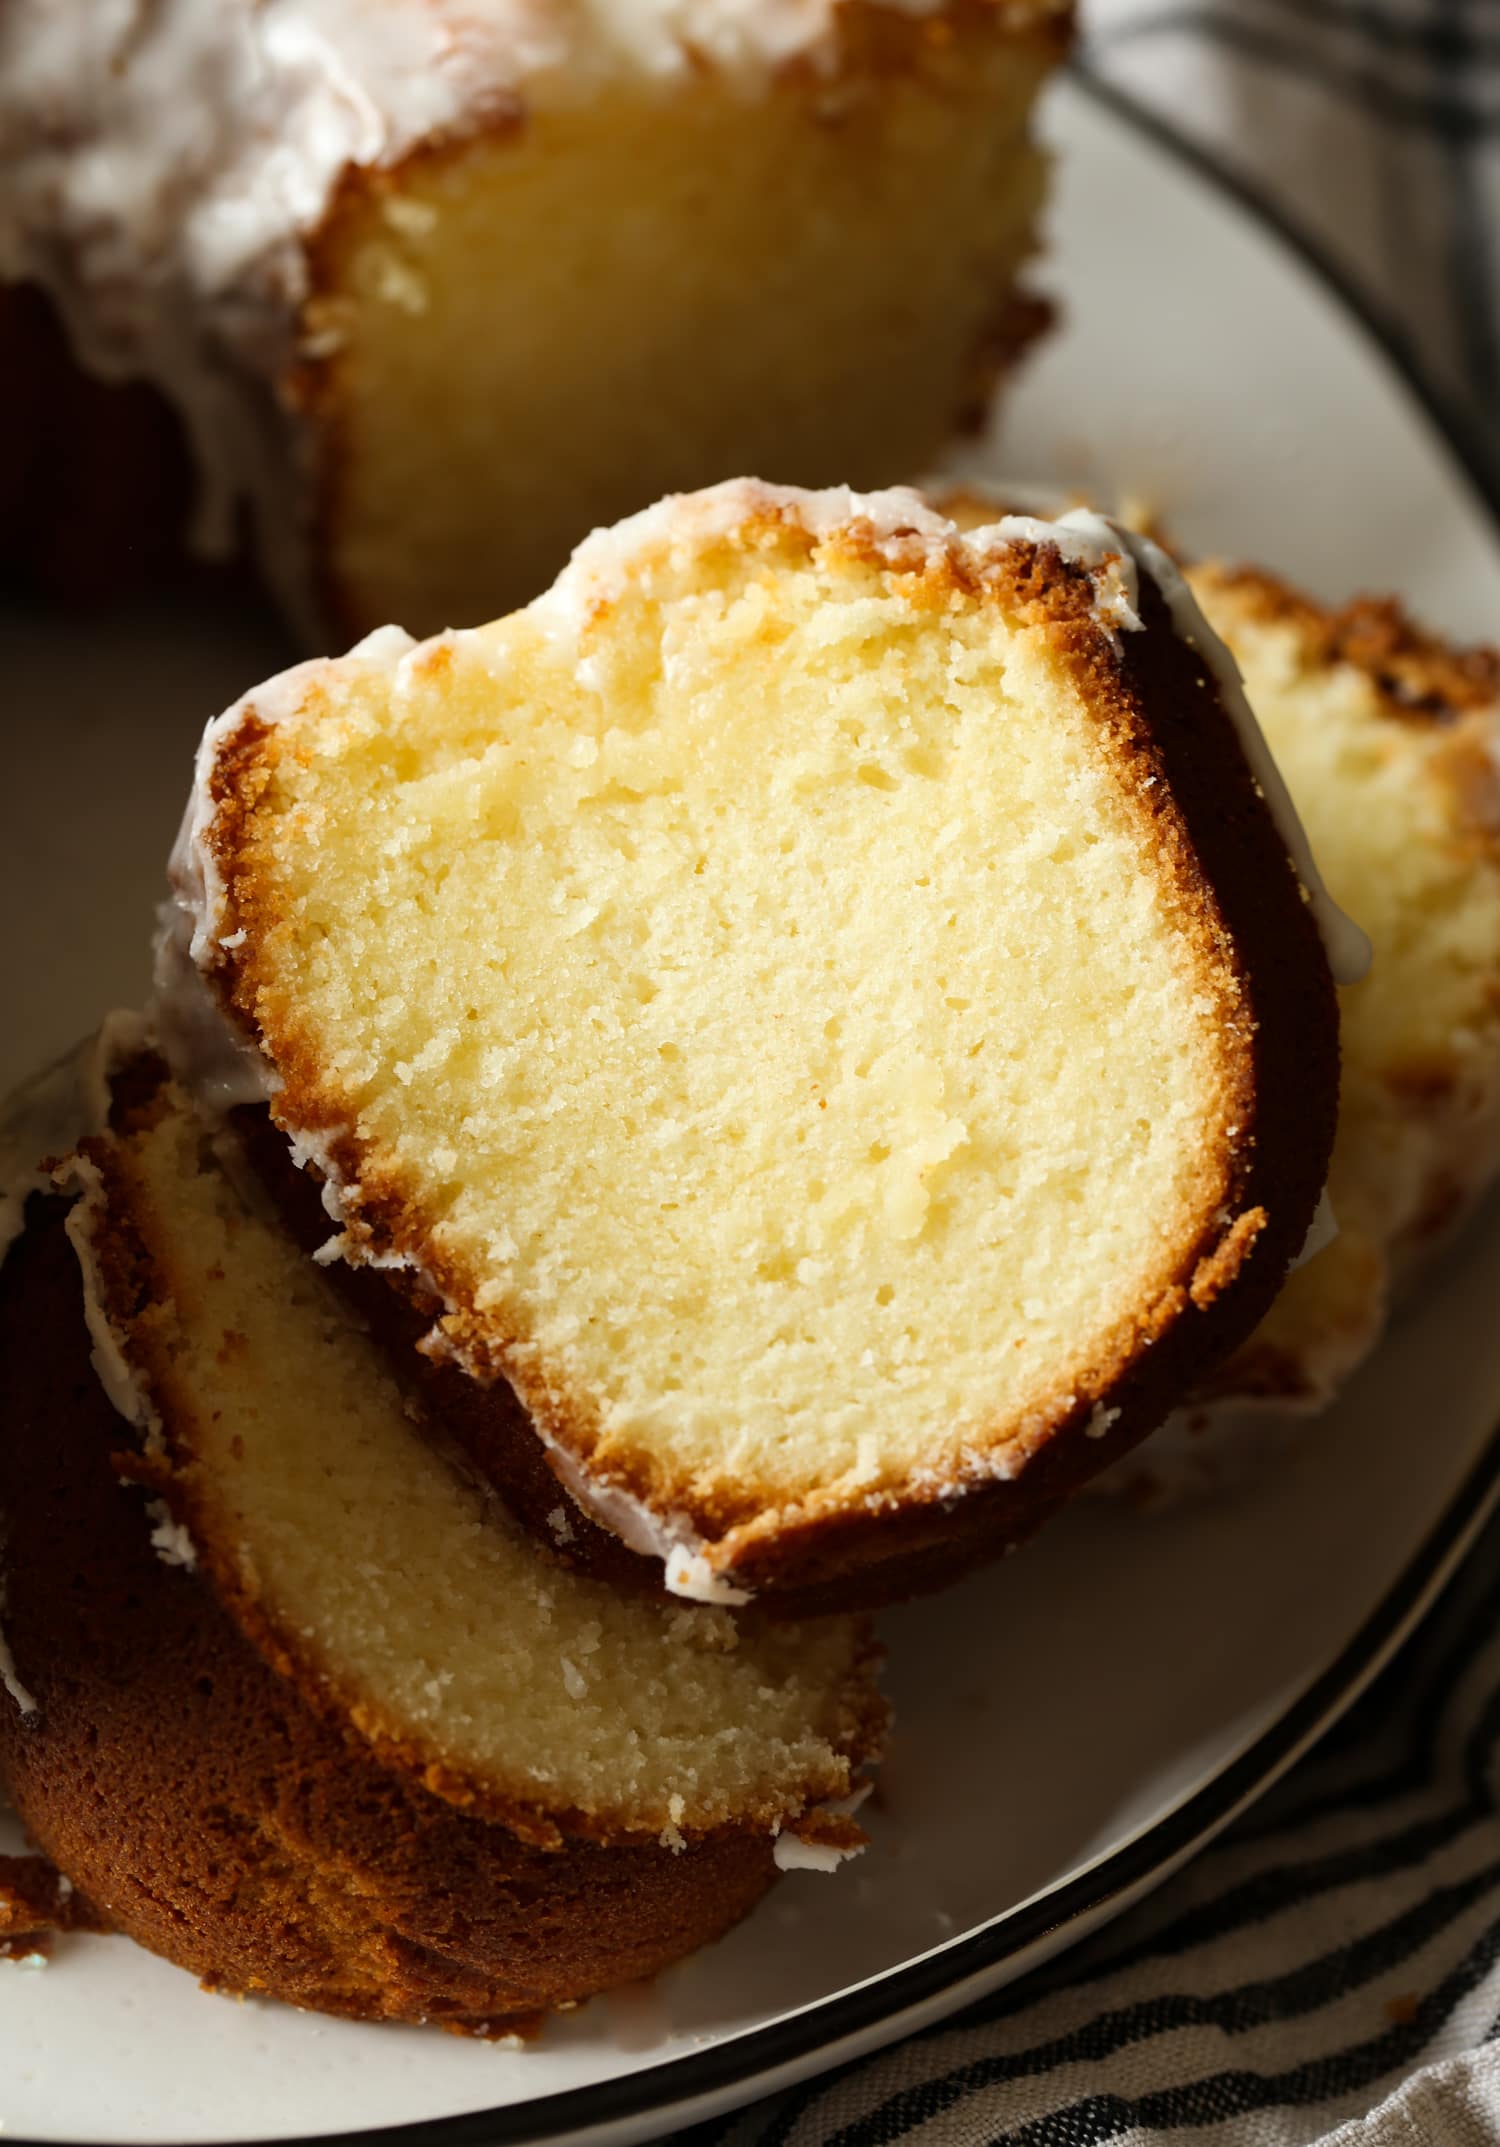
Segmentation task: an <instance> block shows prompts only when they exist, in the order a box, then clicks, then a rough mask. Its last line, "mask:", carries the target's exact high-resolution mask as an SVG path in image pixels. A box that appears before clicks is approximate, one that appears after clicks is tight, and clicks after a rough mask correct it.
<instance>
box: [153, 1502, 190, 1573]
mask: <svg viewBox="0 0 1500 2147" xmlns="http://www.w3.org/2000/svg"><path fill="white" fill-rule="evenodd" d="M146 1518H147V1520H149V1521H150V1523H151V1548H152V1550H154V1551H155V1553H156V1555H157V1557H158V1558H159V1559H160V1560H161V1562H162V1564H163V1565H164V1566H182V1567H184V1568H185V1569H186V1570H187V1571H188V1572H189V1573H191V1572H193V1571H195V1570H196V1568H197V1564H198V1548H197V1545H196V1544H195V1543H194V1542H193V1539H192V1537H191V1536H190V1535H189V1534H188V1531H187V1529H186V1528H185V1527H184V1526H183V1524H182V1522H181V1521H174V1520H173V1518H172V1510H171V1508H170V1507H169V1506H168V1504H167V1502H166V1500H165V1499H162V1498H153V1499H148V1500H147V1502H146Z"/></svg>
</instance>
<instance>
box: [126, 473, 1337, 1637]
mask: <svg viewBox="0 0 1500 2147" xmlns="http://www.w3.org/2000/svg"><path fill="white" fill-rule="evenodd" d="M1183 604H1184V598H1183V595H1182V592H1181V590H1180V588H1178V587H1177V586H1176V585H1175V584H1174V582H1173V580H1172V577H1171V571H1170V568H1169V566H1168V563H1167V562H1166V561H1165V560H1164V558H1163V557H1162V556H1161V555H1160V554H1158V553H1156V552H1154V550H1153V549H1152V548H1151V547H1150V546H1149V545H1146V544H1145V543H1144V542H1143V540H1139V539H1136V538H1132V537H1129V536H1128V535H1127V534H1125V533H1124V532H1121V531H1119V530H1117V529H1115V528H1114V527H1113V526H1112V525H1109V524H1105V523H1102V522H1099V521H1097V520H1091V519H1089V518H1084V519H1083V520H1082V521H1081V522H1074V523H1071V524H1069V523H1063V524H1042V523H1035V522H1028V521H1025V520H1020V521H1013V522H1007V523H1002V524H1000V525H997V527H996V528H994V529H993V530H989V531H980V532H977V533H974V534H972V535H968V536H964V535H961V534H960V533H959V532H958V531H957V530H956V528H955V527H954V526H953V524H952V523H951V522H948V521H946V520H943V519H942V518H940V517H938V516H935V515H933V514H932V513H931V512H930V511H929V510H927V509H926V508H924V507H923V506H922V504H921V503H920V502H919V501H918V500H917V498H916V496H915V495H914V494H911V493H906V492H896V493H889V494H882V495H876V496H874V497H869V498H861V497H860V496H858V495H851V494H849V493H847V492H835V493H827V494H817V495H810V494H806V493H798V492H793V491H789V490H785V489H781V488H775V487H769V486H763V485H759V484H753V483H749V482H742V483H736V484H732V485H728V486H723V487H720V488H717V489H716V490H714V491H711V492H708V493H704V494H699V495H694V496H691V497H688V498H686V499H679V500H675V501H668V502H665V503H663V504H662V505H661V506H660V507H659V508H657V509H653V510H651V511H650V512H648V513H646V514H644V515H641V516H639V517H636V518H635V519H634V520H633V521H632V522H629V523H627V524H625V525H623V526H622V527H621V529H619V530H617V531H613V532H603V533H600V534H598V535H597V536H596V537H595V538H593V539H591V540H590V541H589V543H588V544H586V545H585V546H584V547H582V548H581V549H580V552H579V553H578V555H577V557H576V558H575V560H574V562H573V564H572V565H571V567H570V568H569V569H568V571H567V572H566V574H565V575H564V576H563V577H562V578H561V580H560V581H559V582H558V584H557V585H556V586H555V587H554V588H553V590H551V591H550V592H548V593H547V595H546V596H545V597H543V598H542V599H540V600H539V601H538V602H537V603H535V604H534V605H532V606H531V607H529V608H528V609H527V610H526V611H523V612H521V613H518V614H516V615H514V616H512V617H511V618H509V619H505V620H501V621H499V622H497V623H496V624H495V625H494V626H491V627H487V628H484V629H480V630H476V631H473V632H468V633H463V634H458V635H447V636H444V637H441V638H439V639H437V640H435V641H432V642H429V643H426V644H421V645H413V644H412V643H411V642H410V641H409V639H408V638H407V637H405V636H403V635H400V634H396V633H386V634H382V635H379V636H376V637H373V638H372V639H371V640H370V641H368V642H366V643H365V644H363V645H362V646H361V647H360V648H358V649H356V650H355V651H353V652H352V654H351V655H350V656H349V657H348V658H346V659H343V660H341V661H339V662H336V663H319V664H312V665H306V666H302V667H300V668H299V669H298V670H296V671H294V672H291V673H288V674H286V675H285V676H284V677H282V678H281V679H279V680H276V681H274V682H272V683H271V684H270V685H269V686H267V687H266V688H263V689H260V690H259V691H257V692H255V693H252V694H251V695H249V696H247V697H246V699H245V700H244V701H243V702H242V703H240V704H239V705H238V706H237V707H236V708H235V709H232V710H231V711H229V713H228V714H227V715H226V716H224V717H222V718H220V719H219V720H218V721H217V722H216V723H215V724H213V725H211V726H210V729H209V731H208V733H207V734H206V736H205V740H204V744H203V746H202V749H201V751H200V755H199V786H198V790H197V793H196V798H195V802H194V804H193V806H192V808H191V809H190V813H189V819H188V822H187V824H186V826H185V829H184V836H183V840H182V843H181V844H180V846H179V851H178V854H177V857H176V860H175V866H174V877H175V884H176V908H175V911H174V913H173V914H172V915H171V916H170V917H169V920H168V926H167V929H166V931H165V934H164V938H163V941H162V947H161V967H160V977H161V988H160V993H159V1001H158V1021H159V1025H160V1033H161V1036H162V1040H163V1045H164V1048H166V1049H167V1051H168V1053H169V1055H170V1056H171V1057H172V1058H173V1059H174V1062H175V1063H176V1064H177V1066H178V1067H179V1068H180V1069H181V1071H182V1073H183V1076H184V1078H185V1079H186V1080H187V1081H188V1082H189V1084H190V1085H191V1086H192V1087H193V1089H194V1091H195V1093H196V1094H197V1095H198V1097H199V1100H200V1102H201V1103H202V1104H203V1105H204V1106H205V1107H206V1108H210V1109H211V1108H214V1107H216V1106H217V1107H219V1108H223V1107H225V1106H226V1105H227V1104H229V1103H230V1102H234V1101H241V1102H242V1101H244V1100H245V1099H246V1098H247V1097H256V1096H258V1097H259V1098H261V1099H262V1100H268V1101H269V1106H270V1110H271V1114H272V1116H273V1118H274V1120H275V1122H276V1124H277V1125H278V1126H279V1127H280V1128H281V1129H282V1131H283V1133H284V1134H286V1135H287V1136H289V1137H290V1140H291V1142H292V1144H293V1149H294V1153H295V1154H296V1155H297V1157H298V1159H299V1160H301V1161H302V1162H303V1163H305V1164H308V1165H311V1166H313V1167H315V1169H316V1170H317V1172H318V1173H319V1174H320V1176H321V1177H322V1179H323V1181H324V1198H325V1201H326V1203H327V1205H328V1207H329V1210H330V1213H331V1214H333V1215H334V1217H335V1219H336V1221H335V1230H334V1235H333V1237H332V1239H331V1241H330V1243H329V1245H328V1247H327V1248H326V1253H327V1256H328V1257H335V1258H336V1257H344V1258H347V1259H348V1260H350V1261H353V1262H364V1263H367V1264H368V1263H373V1264H374V1265H376V1266H377V1267H379V1268H380V1269H382V1270H383V1271H384V1272H385V1273H386V1274H387V1275H388V1278H389V1280H390V1282H391V1284H392V1285H393V1286H394V1287H396V1288H397V1289H398V1290H404V1291H406V1292H407V1293H408V1295H409V1296H412V1297H414V1298H415V1300H416V1301H417V1302H418V1303H420V1304H423V1305H428V1306H430V1307H431V1308H432V1310H433V1312H434V1314H435V1317H434V1321H433V1325H432V1330H431V1333H430V1335H429V1337H428V1339H427V1341H426V1343H425V1344H424V1345H423V1346H424V1347H425V1348H426V1349H427V1350H428V1351H429V1353H432V1354H435V1355H439V1356H446V1357H448V1358H450V1359H452V1360H453V1361H455V1362H457V1363H458V1364H459V1365H461V1366H462V1367H463V1368H464V1370H465V1371H466V1372H467V1373H468V1374H469V1375H470V1376H471V1378H472V1379H473V1380H475V1381H477V1382H490V1383H494V1384H498V1383H501V1382H504V1383H505V1384H506V1385H507V1386H508V1388H509V1389H513V1390H514V1393H515V1394H516V1395H518V1396H519V1398H520V1401H521V1403H522V1404H523V1405H524V1413H522V1412H517V1415H518V1418H519V1421H520V1423H521V1427H522V1429H521V1434H520V1435H522V1436H525V1435H526V1433H527V1431H528V1429H529V1434H530V1436H532V1437H533V1438H539V1439H541V1440H542V1441H543V1442H544V1443H545V1446H546V1448H547V1458H548V1460H549V1462H550V1465H551V1466H552V1468H553V1469H554V1470H555V1471H556V1473H557V1474H558V1475H559V1477H560V1478H561V1480H562V1481H563V1482H564V1484H565V1485H566V1486H567V1488H568V1489H569V1490H570V1491H571V1492H572V1494H573V1496H574V1498H575V1499H576V1500H577V1501H578V1502H579V1504H580V1505H581V1506H582V1507H584V1508H585V1509H586V1510H587V1512H588V1513H589V1514H590V1515H591V1516H592V1518H593V1519H594V1521H596V1522H599V1523H602V1524H603V1525H604V1526H605V1527H606V1528H608V1529H611V1530H613V1531H614V1532H615V1533H616V1534H618V1535H621V1536H623V1537H625V1539H626V1540H627V1541H628V1542H631V1543H632V1544H633V1546H634V1547H635V1548H637V1549H640V1550H642V1551H644V1552H647V1553H648V1554H650V1555H652V1556H655V1557H658V1558H661V1559H663V1560H665V1562H666V1565H667V1579H668V1583H669V1585H672V1586H675V1587H678V1588H680V1589H682V1590H684V1591H686V1592H695V1591H699V1590H701V1591H705V1592H708V1593H710V1594H719V1595H721V1596H724V1597H725V1598H726V1599H731V1598H732V1597H734V1596H737V1595H741V1594H743V1593H744V1592H746V1591H760V1590H765V1591H767V1593H768V1594H770V1593H774V1592H775V1591H776V1590H778V1589H780V1590H783V1591H787V1590H794V1589H796V1588H797V1587H808V1586H813V1585H816V1584H820V1583H826V1584H827V1585H829V1586H830V1587H833V1588H835V1589H837V1588H840V1587H842V1588H844V1589H845V1590H852V1591H853V1592H854V1593H855V1594H857V1593H859V1591H860V1590H861V1589H865V1590H868V1591H870V1593H871V1595H872V1596H873V1595H875V1594H879V1593H882V1592H889V1591H890V1590H891V1589H893V1588H895V1587H897V1586H898V1584H899V1585H900V1586H904V1587H907V1588H909V1587H911V1586H914V1585H921V1584H930V1583H932V1582H935V1581H937V1580H938V1579H940V1578H946V1577H948V1576H949V1575H950V1574H951V1572H952V1571H953V1570H954V1562H955V1559H956V1558H959V1557H961V1556H968V1557H973V1556H978V1555H983V1554H985V1553H986V1552H993V1551H995V1550H997V1549H999V1548H1001V1547H1003V1545H1004V1544H1005V1543H1007V1542H1010V1541H1014V1540H1016V1539H1017V1538H1018V1537H1019V1536H1020V1535H1022V1534H1025V1533H1027V1532H1028V1531H1029V1530H1030V1528H1032V1527H1033V1526H1035V1525H1036V1522H1037V1521H1038V1520H1039V1519H1040V1518H1042V1517H1043V1515H1044V1514H1045V1513H1046V1512H1047V1511H1049V1510H1050V1509H1051V1507H1052V1506H1053V1505H1055V1503H1056V1502H1057V1501H1058V1500H1059V1499H1060V1498H1061V1497H1062V1496H1064V1495H1065V1494H1066V1493H1067V1492H1069V1491H1070V1490H1072V1489H1073V1488H1075V1487H1076V1484H1077V1483H1078V1481H1080V1480H1081V1479H1082V1478H1083V1477H1084V1476H1086V1475H1088V1474H1089V1473H1091V1472H1092V1471H1093V1469H1095V1468H1097V1467H1098V1466H1102V1465H1103V1463H1104V1462H1105V1460H1107V1459H1108V1458H1110V1457H1111V1456H1112V1455H1113V1454H1114V1453H1117V1452H1118V1451H1120V1450H1121V1449H1122V1448H1123V1447H1124V1446H1125V1445H1127V1444H1129V1443H1131V1442H1132V1441H1133V1440H1134V1439H1136V1438H1139V1437H1140V1436H1141V1435H1142V1434H1143V1433H1144V1431H1145V1430H1147V1429H1149V1428H1150V1426H1151V1424H1152V1423H1154V1422H1155V1421H1157V1420H1159V1418H1160V1416H1161V1415H1162V1414H1163V1413H1164V1412H1165V1410H1166V1409H1167V1408H1168V1407H1169V1406H1170V1405H1171V1404H1172V1403H1173V1402H1175V1401H1176V1400H1178V1399H1179V1398H1180V1396H1181V1394H1182V1392H1183V1391H1184V1390H1185V1389H1186V1388H1187V1386H1188V1385H1189V1384H1190V1383H1191V1382H1192V1380H1193V1379H1194V1378H1195V1377H1197V1376H1199V1375H1201V1374H1204V1373H1206V1372H1207V1370H1208V1368H1209V1367H1210V1365H1211V1364H1212V1363H1213V1362H1214V1361H1215V1360H1216V1359H1217V1358H1218V1357H1219V1356H1220V1355H1222V1354H1223V1353H1224V1352H1225V1351H1226V1350H1227V1349H1228V1348H1229V1347H1231V1346H1232V1345H1233V1344H1234V1343H1235V1342H1237V1341H1239V1340H1240V1339H1242V1337H1243V1335H1244V1334H1245V1333H1246V1332H1248V1330H1249V1327H1250V1326H1251V1325H1252V1324H1253V1322H1254V1320H1255V1319H1256V1318H1257V1317H1258V1316H1259V1315H1260V1313H1261V1312H1263V1311H1264V1310H1265V1308H1266V1306H1267V1305H1268V1304H1269V1302H1270V1299H1271V1297H1272V1296H1273V1294H1274V1292H1275V1289H1276V1287H1277V1286H1278V1284H1279V1282H1280V1280H1281V1277H1282V1275H1283V1273H1284V1271H1285V1268H1286V1265H1287V1263H1288V1261H1289V1260H1290V1259H1291V1258H1292V1257H1293V1256H1294V1255H1295V1253H1296V1252H1297V1250H1298V1248H1299V1247H1300V1245H1301V1243H1302V1241H1303V1239H1304V1237H1305V1235H1306V1232H1307V1229H1308V1225H1309V1222H1310V1220H1311V1217H1312V1214H1313V1210H1314V1207H1315V1205H1316V1203H1317V1200H1318V1197H1319V1193H1320V1190H1321V1186H1322V1182H1323V1175H1324V1171H1325V1168H1326V1162H1327V1149H1328V1141H1329V1138H1330V1136H1331V1131H1332V1120H1333V1111H1334V1104H1335V1096H1336V1080H1337V1046H1336V1027H1335V1014H1334V997H1333V991H1332V987H1331V984H1330V981H1329V971H1328V965H1327V962H1326V960H1325V957H1324V952H1323V948H1322V945H1321V944H1320V940H1319V934H1318V929H1317V924H1316V922H1315V918H1316V917H1317V915H1319V914H1323V915H1324V916H1325V922H1329V926H1330V929H1332V928H1333V926H1335V925H1336V924H1337V923H1338V920H1337V919H1336V918H1330V915H1329V913H1328V912H1327V906H1326V904H1324V905H1323V908H1322V910H1321V911H1320V910H1319V907H1318V901H1319V897H1318V887H1317V882H1316V877H1315V872H1314V869H1313V867H1312V865H1311V862H1310V860H1307V859H1305V858H1303V857H1300V856H1299V860H1298V863H1297V864H1296V865H1294V863H1293V860H1292V857H1291V855H1290V853H1289V850H1288V847H1287V842H1288V839H1293V840H1295V836H1293V837H1291V838H1288V837H1287V836H1284V834H1283V832H1282V831H1281V830H1280V829H1279V828H1278V825H1277V823H1276V821H1275V819H1274V818H1273V816H1272V812H1271V810H1270V809H1269V808H1268V806H1267V804H1266V802H1265V800H1264V798H1263V797H1262V795H1261V793H1260V788H1259V787H1258V777H1257V775H1256V774H1253V773H1252V769H1251V765H1250V762H1249V760H1248V759H1247V757H1246V755H1247V751H1248V752H1252V753H1253V752H1256V751H1257V750H1258V748H1257V746H1256V741H1255V739H1254V737H1253V736H1251V735H1250V733H1249V732H1248V730H1242V729H1241V728H1238V727H1237V722H1238V723H1240V724H1243V723H1244V722H1245V721H1246V720H1247V719H1246V718H1245V717H1244V712H1243V711H1242V710H1235V711H1231V709H1230V707H1229V706H1228V705H1227V704H1226V703H1225V701H1224V700H1223V699H1222V698H1221V691H1220V688H1219V686H1218V684H1217V682H1216V676H1215V673H1214V669H1213V652H1212V648H1211V645H1210V644H1211V637H1208V636H1207V634H1206V629H1205V628H1204V627H1203V625H1202V621H1201V619H1200V618H1198V617H1197V615H1196V613H1195V612H1194V613H1191V615H1190V613H1189V611H1188V610H1185V609H1184V608H1183ZM1267 779H1268V780H1269V778H1267ZM1299 872H1300V874H1301V877H1300V878H1299Z"/></svg>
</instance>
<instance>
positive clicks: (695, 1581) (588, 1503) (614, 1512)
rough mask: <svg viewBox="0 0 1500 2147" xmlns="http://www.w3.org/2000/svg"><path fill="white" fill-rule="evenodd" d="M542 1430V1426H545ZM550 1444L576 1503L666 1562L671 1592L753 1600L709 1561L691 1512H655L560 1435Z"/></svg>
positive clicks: (691, 1597)
mask: <svg viewBox="0 0 1500 2147" xmlns="http://www.w3.org/2000/svg"><path fill="white" fill-rule="evenodd" d="M537 1429H538V1431H539V1432H540V1431H541V1427H540V1426H538V1427H537ZM542 1436H543V1437H544V1438H545V1437H546V1434H545V1433H544V1432H543V1433H542ZM547 1447H548V1453H549V1457H550V1459H551V1463H552V1468H553V1472H554V1474H555V1475H556V1476H557V1478H558V1481H559V1482H560V1483H561V1484H562V1485H563V1487H564V1489H565V1490H566V1491H567V1492H568V1494H569V1496H570V1497H571V1498H572V1499H573V1501H574V1503H575V1505H578V1506H580V1507H581V1508H582V1509H583V1511H584V1512H585V1513H587V1514H590V1515H592V1517H593V1518H594V1519H595V1520H596V1521H598V1522H599V1523H600V1524H601V1525H602V1526H603V1527H605V1528H607V1529H609V1530H610V1532H611V1533H612V1534H613V1535H616V1536H618V1537H619V1539H620V1541H621V1542H622V1543H623V1544H625V1545H626V1546H627V1547H628V1548H629V1549H630V1550H633V1551H639V1552H641V1553H642V1554H643V1555H644V1556H645V1557H647V1558H659V1559H660V1560H661V1561H662V1565H663V1567H664V1572H663V1579H664V1581H665V1583H666V1587H667V1592H668V1593H669V1594H670V1595H680V1596H682V1597H683V1598H684V1599H685V1600H686V1601H688V1602H691V1603H712V1604H716V1605H718V1606H720V1607H721V1608H728V1609H735V1608H738V1607H739V1606H740V1605H741V1604H744V1603H748V1602H749V1601H750V1599H751V1598H750V1591H749V1589H748V1588H737V1587H736V1586H735V1585H734V1583H733V1582H732V1581H730V1580H727V1579H726V1578H725V1577H724V1575H723V1574H722V1573H719V1572H717V1571H716V1570H715V1568H714V1567H713V1566H712V1565H711V1564H710V1563H709V1560H708V1558H707V1556H706V1553H705V1548H704V1543H703V1538H702V1537H701V1536H700V1535H699V1534H698V1532H697V1530H696V1529H695V1528H694V1527H693V1524H692V1522H691V1521H690V1520H689V1519H688V1517H687V1515H686V1514H682V1513H674V1514H659V1513H653V1512H652V1510H651V1508H650V1507H649V1506H646V1505H644V1504H643V1503H642V1502H641V1500H640V1499H638V1498H636V1497H634V1496H633V1494H632V1493H631V1492H629V1491H623V1490H621V1489H620V1487H619V1486H618V1485H617V1484H601V1483H595V1482H594V1481H593V1480H592V1479H591V1478H590V1477H588V1476H586V1475H585V1474H584V1472H583V1470H582V1468H581V1467H580V1465H579V1463H578V1460H577V1458H576V1456H575V1455H573V1454H571V1453H569V1451H568V1449H567V1448H566V1447H564V1446H559V1445H558V1444H557V1442H556V1441H555V1440H552V1439H548V1440H547Z"/></svg>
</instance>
